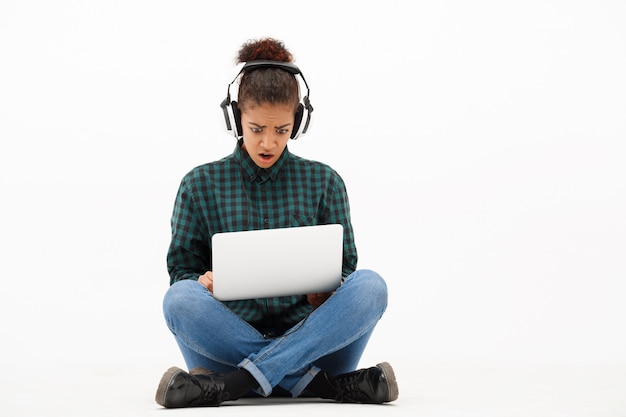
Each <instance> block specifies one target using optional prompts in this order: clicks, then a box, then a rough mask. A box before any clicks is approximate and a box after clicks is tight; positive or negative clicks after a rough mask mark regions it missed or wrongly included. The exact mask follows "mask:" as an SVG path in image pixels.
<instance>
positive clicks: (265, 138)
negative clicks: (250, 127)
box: [259, 131, 274, 149]
mask: <svg viewBox="0 0 626 417" xmlns="http://www.w3.org/2000/svg"><path fill="white" fill-rule="evenodd" d="M273 143H274V137H273V135H272V132H267V131H265V132H264V134H263V135H261V141H260V142H259V144H260V145H261V146H262V147H263V148H265V149H270V148H271V147H272V144H273Z"/></svg>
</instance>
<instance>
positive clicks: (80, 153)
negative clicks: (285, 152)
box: [0, 0, 626, 395]
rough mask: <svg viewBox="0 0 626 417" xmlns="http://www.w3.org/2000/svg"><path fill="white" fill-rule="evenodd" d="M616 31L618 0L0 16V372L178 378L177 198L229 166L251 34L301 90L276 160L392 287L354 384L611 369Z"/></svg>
mask: <svg viewBox="0 0 626 417" xmlns="http://www.w3.org/2000/svg"><path fill="white" fill-rule="evenodd" d="M625 21H626V5H625V3H623V2H621V1H617V0H616V1H608V0H605V1H598V0H596V1H534V0H532V1H523V2H522V1H519V2H517V1H510V2H500V1H485V0H481V1H474V2H465V1H460V0H458V1H452V0H449V1H428V2H408V1H406V2H400V1H387V2H384V4H382V3H380V2H370V1H358V2H357V1H355V2H332V3H330V2H329V3H325V2H302V3H294V2H292V1H267V2H260V1H247V0H241V1H238V2H236V3H233V7H227V4H226V2H209V1H179V2H173V1H172V2H167V1H147V0H145V1H141V0H130V1H82V2H81V1H7V0H4V1H2V3H0V140H1V142H0V143H1V145H0V187H1V188H0V190H1V192H2V194H1V196H2V197H1V198H2V204H1V205H0V214H1V216H2V217H1V218H2V230H1V232H0V253H1V257H2V290H1V292H0V317H1V319H0V320H2V323H1V325H2V333H3V344H2V346H3V347H2V354H1V355H0V364H2V368H4V369H5V370H9V374H8V375H12V374H11V372H14V374H17V373H19V372H26V373H29V372H30V371H31V370H34V369H42V368H43V369H50V366H54V369H61V370H67V369H74V368H80V367H83V366H87V365H93V364H103V365H111V366H123V365H125V364H126V365H129V366H138V367H145V368H146V369H152V370H154V372H155V375H158V376H160V373H162V372H163V371H164V370H165V369H166V368H167V366H169V365H170V364H178V365H179V366H180V365H182V358H181V357H180V355H179V353H178V349H177V347H176V346H175V343H174V341H173V338H172V337H171V335H170V334H169V332H168V331H167V329H166V327H165V324H164V322H163V319H162V314H161V299H162V296H163V294H164V292H165V291H166V289H167V287H168V276H167V273H166V270H165V254H166V250H167V245H168V242H169V219H170V214H171V210H172V206H173V202H174V197H175V193H176V190H177V187H178V183H179V181H180V179H181V178H182V176H183V175H184V174H185V173H186V172H187V171H188V170H189V169H191V168H192V167H194V166H196V165H198V164H201V163H204V162H208V161H212V160H215V159H218V158H221V157H222V156H225V155H227V154H229V153H230V152H231V151H232V150H233V149H234V142H233V139H232V138H231V137H229V136H227V134H226V133H225V131H224V128H223V117H222V113H221V109H220V108H219V103H220V101H221V100H222V99H223V98H224V96H225V94H226V86H227V84H228V82H230V81H231V80H232V78H233V77H234V75H235V68H234V62H233V60H234V57H235V54H236V52H237V50H238V48H239V46H240V45H241V44H242V43H243V42H244V41H246V40H247V39H250V38H258V37H262V36H273V37H276V38H278V39H280V40H283V41H284V42H285V43H286V45H287V47H288V48H289V49H290V50H291V51H292V52H293V53H294V55H295V58H296V61H295V63H296V64H297V65H299V66H300V68H301V69H302V71H303V72H304V74H305V76H306V78H307V81H308V83H309V85H310V87H311V101H312V104H313V106H314V107H315V111H314V113H313V122H312V127H311V130H310V133H309V134H307V135H306V136H304V137H302V138H301V139H299V140H298V141H297V142H291V143H290V145H289V146H290V149H291V151H292V152H293V153H295V154H298V155H300V156H303V157H307V158H311V159H317V160H321V161H324V162H326V163H328V164H330V165H331V166H333V167H334V168H335V169H336V170H338V171H339V173H340V174H341V175H342V176H343V178H344V179H345V181H346V184H347V186H348V191H349V195H350V199H351V205H352V214H353V223H354V226H355V228H356V238H357V245H358V249H359V251H360V264H359V267H361V268H372V269H375V270H377V271H378V272H380V273H381V274H382V275H383V276H384V277H385V278H386V280H387V282H388V285H389V289H390V305H389V308H388V311H387V314H386V315H385V316H384V318H383V319H382V321H381V322H380V323H379V326H378V328H377V331H376V333H375V334H374V337H373V339H372V341H371V343H370V346H369V347H368V350H367V352H366V354H365V357H364V363H363V364H364V365H368V366H369V365H371V364H373V363H374V361H379V360H389V361H390V362H393V363H399V364H402V363H407V362H410V361H414V360H419V361H430V360H433V361H457V360H461V361H462V360H470V361H471V360H489V361H495V362H497V361H515V362H529V361H533V362H537V363H546V362H555V361H559V362H571V363H574V362H576V363H581V362H598V363H599V362H601V361H613V362H624V361H626V332H625V331H624V327H625V324H626V323H625V317H626V303H625V302H624V299H625V296H626V280H625V278H626V257H625V256H624V255H625V254H626V216H625V215H624V213H626V168H625V164H624V161H626V144H625V139H626V98H625V97H626V76H625V74H626V26H625V25H624V22H625ZM279 256H280V254H277V257H279ZM63 372H64V371H63ZM399 372H400V373H401V372H402V371H399ZM158 376H157V378H158ZM155 387H156V380H155ZM0 395H2V394H0ZM150 395H152V394H150Z"/></svg>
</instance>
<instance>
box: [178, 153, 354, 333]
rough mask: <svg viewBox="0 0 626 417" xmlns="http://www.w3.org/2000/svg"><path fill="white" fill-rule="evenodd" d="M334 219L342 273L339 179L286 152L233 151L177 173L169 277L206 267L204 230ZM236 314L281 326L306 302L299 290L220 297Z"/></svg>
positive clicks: (349, 264) (344, 205)
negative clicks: (263, 162) (258, 160)
mask: <svg viewBox="0 0 626 417" xmlns="http://www.w3.org/2000/svg"><path fill="white" fill-rule="evenodd" d="M331 223H339V224H341V225H343V228H344V244H343V271H342V275H343V277H346V276H348V275H349V274H350V273H352V272H353V271H354V270H355V269H356V263H357V252H356V247H355V244H354V234H353V230H352V224H351V222H350V207H349V203H348V195H347V192H346V188H345V184H344V182H343V180H342V179H341V177H340V176H339V174H337V172H335V171H334V170H333V169H332V168H330V167H329V166H327V165H325V164H322V163H319V162H315V161H309V160H306V159H303V158H300V157H298V156H295V155H293V154H291V153H290V152H289V150H288V149H287V148H285V151H284V152H283V154H282V155H281V157H280V158H279V159H278V161H276V163H275V164H274V165H272V166H271V167H270V168H268V169H263V168H260V167H258V166H257V165H256V164H255V163H254V162H253V161H252V159H250V157H249V155H248V153H247V152H246V151H245V150H243V149H241V148H240V147H239V146H237V147H236V149H235V151H234V152H233V153H232V154H231V155H229V156H227V157H225V158H223V159H221V160H219V161H216V162H211V163H208V164H205V165H201V166H198V167H196V168H194V169H192V170H191V171H190V172H189V173H188V174H187V175H185V177H184V178H183V180H182V181H181V184H180V187H179V189H178V194H177V196H176V202H175V205H174V212H173V215H172V221H171V224H172V240H171V243H170V247H169V250H168V253H167V268H168V272H169V274H170V285H171V284H174V283H175V282H177V281H180V280H183V279H194V280H197V279H198V277H199V276H200V275H202V274H204V273H205V272H206V271H211V270H212V262H211V237H212V236H213V235H214V234H215V233H218V232H234V231H240V230H257V229H274V228H281V227H294V226H311V225H316V224H331ZM224 304H225V305H226V306H228V307H229V308H230V309H231V310H232V311H234V312H235V313H236V314H237V315H239V316H240V317H241V318H242V319H243V320H246V321H247V322H250V323H272V324H274V325H275V324H279V325H282V326H289V325H292V324H295V323H297V322H298V321H300V320H302V319H303V318H304V317H305V316H306V315H307V314H308V313H310V312H311V311H312V310H313V307H312V306H311V305H309V304H308V302H307V300H306V296H305V295H294V296H289V297H274V298H263V299H252V300H239V301H227V302H224Z"/></svg>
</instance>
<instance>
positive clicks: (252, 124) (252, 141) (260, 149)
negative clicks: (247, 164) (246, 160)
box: [241, 103, 294, 168]
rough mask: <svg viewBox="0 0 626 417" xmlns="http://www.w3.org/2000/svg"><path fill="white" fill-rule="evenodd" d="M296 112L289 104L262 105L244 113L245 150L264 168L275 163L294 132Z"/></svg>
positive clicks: (242, 127) (248, 109)
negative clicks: (292, 131)
mask: <svg viewBox="0 0 626 417" xmlns="http://www.w3.org/2000/svg"><path fill="white" fill-rule="evenodd" d="M293 121H294V109H293V106H291V105H287V104H267V103H265V104H261V105H258V106H251V107H248V108H246V110H245V111H244V110H242V111H241V129H242V130H243V149H245V150H246V151H247V152H248V155H250V158H252V160H253V161H254V163H255V164H257V165H258V166H260V167H261V168H269V167H271V166H272V165H274V164H275V163H276V161H277V160H278V158H279V157H280V155H281V154H282V153H283V151H284V150H285V147H286V146H287V141H289V137H290V136H291V130H292V128H293Z"/></svg>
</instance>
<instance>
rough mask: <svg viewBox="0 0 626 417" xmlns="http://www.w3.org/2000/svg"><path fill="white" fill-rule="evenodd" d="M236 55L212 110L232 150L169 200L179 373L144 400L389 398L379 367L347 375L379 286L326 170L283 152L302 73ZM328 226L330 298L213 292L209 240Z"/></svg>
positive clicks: (389, 375)
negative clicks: (233, 77)
mask: <svg viewBox="0 0 626 417" xmlns="http://www.w3.org/2000/svg"><path fill="white" fill-rule="evenodd" d="M238 60H239V62H240V63H245V65H244V67H243V69H242V71H241V73H240V77H239V76H238V77H239V89H238V94H237V101H234V100H230V87H229V97H227V100H225V101H224V103H222V106H223V108H224V110H225V115H227V124H228V125H229V127H230V128H231V129H232V130H233V131H234V132H235V136H237V138H238V142H237V146H236V147H235V150H234V152H233V153H232V154H231V155H229V156H227V157H225V158H223V159H221V160H219V161H216V162H212V163H208V164H205V165H202V166H199V167H196V168H194V169H193V170H191V171H190V172H189V173H188V174H187V175H186V176H185V177H184V178H183V180H182V182H181V184H180V188H179V191H178V194H177V197H176V202H175V207H174V212H173V216H172V239H171V244H170V247H169V251H168V255H167V266H168V272H169V274H170V277H171V279H170V284H171V286H170V288H169V289H168V291H167V293H166V295H165V299H164V302H163V310H164V314H165V319H166V322H167V325H168V327H169V329H170V330H171V331H172V333H173V334H174V337H175V339H176V342H177V343H178V345H179V347H180V350H181V352H182V354H183V357H184V359H185V362H186V364H187V367H188V369H190V371H189V372H185V371H183V370H182V369H179V368H176V367H172V368H170V369H169V370H168V371H167V372H165V374H164V375H163V378H162V379H161V382H160V384H159V386H158V389H157V393H156V401H157V403H159V404H160V405H162V406H164V407H168V408H174V407H195V406H217V405H219V404H220V403H222V402H223V401H227V400H236V399H237V398H241V397H244V396H250V395H255V393H256V394H259V395H262V396H269V395H270V394H272V393H274V394H275V395H276V394H289V395H291V396H293V397H298V396H303V395H304V396H316V397H321V398H326V399H332V400H335V401H338V402H355V403H386V402H390V401H394V400H395V399H396V398H397V397H398V386H397V383H396V380H395V376H394V372H393V369H392V368H391V366H390V365H389V364H388V363H386V362H384V363H381V364H378V365H377V366H374V367H371V368H366V369H360V370H355V369H356V367H357V365H358V363H359V360H360V358H361V355H362V353H363V351H364V349H365V347H366V345H367V342H368V339H369V337H370V335H371V334H372V331H373V330H374V327H375V326H376V323H377V322H378V320H379V319H380V318H381V316H382V314H383V313H384V311H385V309H386V306H387V287H386V284H385V282H384V280H383V279H382V278H381V277H380V276H379V275H378V274H377V273H375V272H373V271H370V270H357V269H356V264H357V251H356V247H355V243H354V235H353V230H352V224H351V221H350V209H349V204H348V196H347V193H346V189H345V185H344V182H343V180H342V179H341V177H340V176H339V175H338V174H337V173H336V172H335V171H334V170H333V169H332V168H330V167H329V166H327V165H325V164H322V163H319V162H314V161H310V160H306V159H303V158H300V157H298V156H296V155H294V154H292V153H290V152H289V150H288V148H287V142H288V141H289V139H290V138H296V137H297V136H298V135H300V134H301V133H303V132H304V131H306V128H307V125H308V122H309V117H310V112H311V111H312V107H311V106H310V103H309V102H308V97H306V96H304V97H303V98H302V100H301V97H300V96H301V95H300V91H299V90H300V83H299V82H298V77H300V78H301V79H302V80H304V77H303V76H302V74H301V73H300V71H299V69H298V68H297V67H296V66H295V65H294V64H293V63H291V61H292V55H291V53H290V52H289V51H288V50H287V49H286V48H285V46H284V44H283V43H282V42H280V41H277V40H274V39H271V38H265V39H260V40H254V41H249V42H246V43H245V44H244V45H243V46H242V47H241V49H240V51H239V55H238ZM304 83H306V81H304ZM307 88H308V87H307ZM336 223H338V224H341V225H342V226H343V230H344V239H343V240H344V243H343V273H342V275H343V280H342V284H341V285H340V286H339V288H337V289H336V290H335V291H334V292H332V293H324V294H294V295H292V296H287V297H274V298H264V299H252V300H239V301H224V302H221V301H218V300H217V299H215V298H214V297H213V295H212V291H213V275H212V265H211V237H212V236H213V235H214V234H215V233H218V232H227V231H239V230H255V229H264V228H283V227H296V226H310V225H317V224H336ZM280 255H281V254H280V253H276V259H268V260H267V262H274V261H276V260H278V259H279V258H280ZM241 261H242V262H245V261H246V259H242V260H241ZM260 267H262V266H260Z"/></svg>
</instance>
